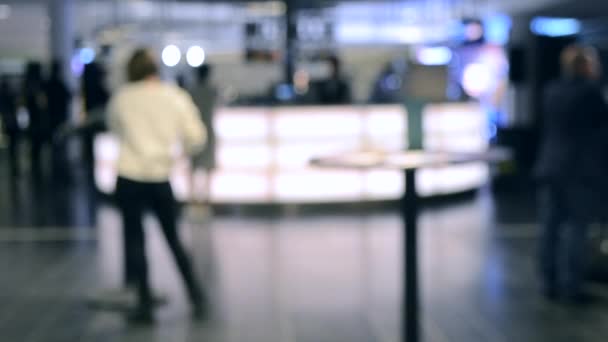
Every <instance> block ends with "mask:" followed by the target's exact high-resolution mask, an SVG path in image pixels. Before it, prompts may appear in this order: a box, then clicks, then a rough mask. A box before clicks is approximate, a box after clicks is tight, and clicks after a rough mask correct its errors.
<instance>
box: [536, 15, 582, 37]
mask: <svg viewBox="0 0 608 342" xmlns="http://www.w3.org/2000/svg"><path fill="white" fill-rule="evenodd" d="M530 30H532V32H533V33H534V34H537V35H539V36H549V37H562V36H571V35H575V34H577V33H579V32H580V31H581V22H580V21H578V20H576V19H572V18H547V17H537V18H534V19H533V20H532V22H531V23H530Z"/></svg>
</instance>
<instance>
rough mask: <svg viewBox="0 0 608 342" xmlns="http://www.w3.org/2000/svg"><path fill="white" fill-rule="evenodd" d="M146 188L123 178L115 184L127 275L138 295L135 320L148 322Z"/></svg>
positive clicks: (149, 318)
mask: <svg viewBox="0 0 608 342" xmlns="http://www.w3.org/2000/svg"><path fill="white" fill-rule="evenodd" d="M146 195H147V194H146V191H145V185H142V184H140V183H135V182H132V181H129V180H125V179H122V178H119V179H118V183H117V185H116V197H117V201H118V205H119V207H120V211H121V213H122V220H123V230H124V239H125V241H124V246H125V247H124V248H125V252H127V253H128V255H129V258H130V262H131V264H130V265H131V266H130V267H132V268H131V270H130V272H132V273H131V274H130V275H129V276H132V277H133V278H135V281H136V283H137V284H136V285H137V292H138V308H137V311H136V313H135V317H134V318H135V319H137V320H146V321H147V320H151V318H152V303H151V302H152V299H151V293H150V292H151V290H150V284H149V280H148V264H147V260H146V249H145V236H144V229H143V225H142V215H143V207H144V205H143V204H144V200H143V199H144V198H145V197H144V196H146Z"/></svg>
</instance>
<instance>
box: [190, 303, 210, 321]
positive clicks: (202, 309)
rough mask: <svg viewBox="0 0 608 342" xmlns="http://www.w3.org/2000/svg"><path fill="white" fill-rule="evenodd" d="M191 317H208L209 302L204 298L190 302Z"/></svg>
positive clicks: (200, 319) (202, 318) (200, 318)
mask: <svg viewBox="0 0 608 342" xmlns="http://www.w3.org/2000/svg"><path fill="white" fill-rule="evenodd" d="M192 318H193V319H194V320H196V321H202V320H206V319H207V318H209V303H208V302H207V301H206V300H199V301H197V302H195V303H194V304H192Z"/></svg>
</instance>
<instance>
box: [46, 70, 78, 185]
mask: <svg viewBox="0 0 608 342" xmlns="http://www.w3.org/2000/svg"><path fill="white" fill-rule="evenodd" d="M46 99H47V109H48V114H49V117H50V131H51V132H50V133H51V136H55V134H57V132H58V130H59V129H60V128H61V127H62V126H63V125H65V124H66V123H67V122H68V120H69V117H70V105H71V99H72V94H71V92H70V89H69V88H68V85H67V84H66V82H65V80H64V79H63V70H62V67H61V62H60V61H53V62H52V63H51V70H50V76H49V79H48V81H47V82H46ZM52 147H53V148H52V171H53V178H54V179H55V180H57V181H67V179H68V178H67V177H68V172H69V168H68V167H67V166H68V158H67V148H66V144H65V141H57V140H55V141H53V146H52Z"/></svg>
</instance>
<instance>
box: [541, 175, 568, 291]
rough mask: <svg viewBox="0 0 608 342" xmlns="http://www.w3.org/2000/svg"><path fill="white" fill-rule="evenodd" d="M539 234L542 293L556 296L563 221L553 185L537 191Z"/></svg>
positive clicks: (557, 196)
mask: <svg viewBox="0 0 608 342" xmlns="http://www.w3.org/2000/svg"><path fill="white" fill-rule="evenodd" d="M539 205H540V215H541V221H542V222H541V235H540V241H539V242H540V244H539V254H540V270H541V276H542V282H543V284H542V286H543V291H544V294H545V295H546V296H547V297H549V298H554V297H556V296H557V292H558V287H559V286H558V285H559V283H558V280H559V279H558V278H559V275H558V264H559V248H560V246H559V245H560V236H559V235H560V227H561V224H562V223H563V217H562V212H563V208H562V205H561V199H560V193H559V191H558V189H556V188H555V187H554V186H546V187H544V188H542V189H541V191H540V193H539Z"/></svg>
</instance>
